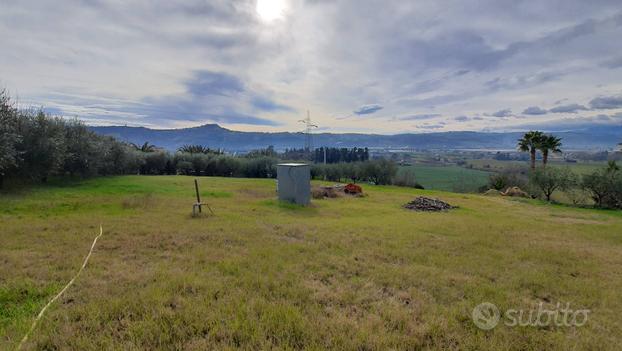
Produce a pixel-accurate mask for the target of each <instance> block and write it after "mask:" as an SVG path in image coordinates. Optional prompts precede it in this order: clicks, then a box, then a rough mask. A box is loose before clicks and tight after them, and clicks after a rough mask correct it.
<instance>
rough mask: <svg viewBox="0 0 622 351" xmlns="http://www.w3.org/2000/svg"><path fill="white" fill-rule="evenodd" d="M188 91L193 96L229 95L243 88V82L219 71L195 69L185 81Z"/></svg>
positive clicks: (241, 90)
mask: <svg viewBox="0 0 622 351" xmlns="http://www.w3.org/2000/svg"><path fill="white" fill-rule="evenodd" d="M186 87H187V89H188V92H189V93H190V94H192V95H195V96H207V95H229V94H233V93H240V92H243V91H244V90H245V88H244V83H242V81H241V80H240V79H238V78H237V77H235V76H233V75H230V74H226V73H220V72H211V71H197V72H195V73H194V77H193V78H192V79H190V80H189V81H187V82H186Z"/></svg>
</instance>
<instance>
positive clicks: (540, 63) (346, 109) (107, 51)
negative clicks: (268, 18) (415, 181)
mask: <svg viewBox="0 0 622 351" xmlns="http://www.w3.org/2000/svg"><path fill="white" fill-rule="evenodd" d="M286 1H288V3H289V6H290V9H289V10H288V13H287V14H286V15H285V16H284V17H283V18H282V19H280V20H278V21H274V22H271V23H266V22H265V21H261V20H260V19H259V17H258V16H257V13H256V11H255V0H239V1H228V0H210V1H205V0H187V1H184V2H182V3H180V2H166V1H165V2H151V3H146V2H144V1H131V2H127V1H126V2H124V1H92V0H90V1H79V2H75V3H74V2H71V3H70V2H62V1H60V2H55V3H54V4H53V5H51V4H47V5H42V4H41V1H36V0H23V1H10V2H7V3H6V4H3V7H2V11H0V32H1V33H3V41H2V47H3V54H2V55H0V67H3V69H2V77H1V79H2V81H1V82H0V84H2V86H6V87H7V88H8V89H12V90H14V91H15V93H16V95H19V96H20V100H21V101H29V102H31V103H32V104H33V105H35V106H46V107H49V108H50V110H51V111H56V112H58V111H60V112H62V113H63V114H68V115H76V116H78V117H79V118H85V119H88V121H89V123H91V121H97V120H99V121H100V122H102V123H109V122H114V123H119V124H129V123H131V124H133V125H141V124H143V125H150V126H157V127H169V126H175V125H182V124H184V125H189V124H191V123H204V122H206V121H212V122H213V121H218V123H223V124H227V123H234V124H248V125H252V126H262V128H256V129H260V130H265V131H279V130H290V131H291V130H297V129H298V128H299V126H298V125H297V123H296V121H297V120H298V119H299V118H298V117H303V116H301V115H302V113H300V112H297V111H304V110H306V109H307V108H308V107H311V108H312V110H313V113H314V116H315V117H314V118H315V119H317V123H318V124H320V125H322V124H324V125H331V127H332V128H333V130H350V131H364V130H373V131H377V132H382V133H395V132H399V131H401V130H404V128H408V127H409V126H410V124H411V123H409V121H411V120H413V121H419V120H421V121H427V120H429V121H436V120H440V119H442V118H443V117H442V116H452V117H447V119H446V122H447V124H446V126H445V129H448V130H449V129H452V128H456V129H460V130H462V129H464V128H465V127H467V125H468V126H469V127H471V124H468V123H465V122H466V121H464V120H463V118H455V117H453V116H458V117H463V116H462V115H463V114H465V113H468V114H469V116H486V117H488V116H493V115H496V116H501V117H509V116H512V113H511V111H510V110H509V109H507V110H508V111H507V112H506V113H499V112H502V111H503V110H502V111H499V112H497V113H495V114H492V115H490V114H485V113H484V112H485V111H495V110H497V109H499V108H501V107H503V106H508V107H512V108H514V109H515V110H516V109H517V107H518V106H522V108H524V107H527V106H541V104H542V103H541V101H542V100H543V99H547V100H550V101H558V100H560V99H562V98H564V97H572V99H575V101H589V100H590V99H591V98H593V97H596V96H601V98H600V100H595V101H593V103H592V104H586V105H585V106H587V107H593V108H596V109H599V110H600V109H604V108H614V106H619V104H618V103H616V102H615V101H613V102H612V101H611V100H609V101H604V100H605V98H603V97H602V96H605V97H606V96H609V95H612V94H614V93H612V91H614V92H615V91H616V90H614V89H616V87H617V86H618V85H619V80H620V77H619V75H618V73H619V68H620V67H621V65H622V61H621V60H622V57H621V56H620V52H619V48H618V47H617V46H616V45H612V44H611V43H615V42H616V40H618V39H619V38H620V37H622V12H620V8H619V1H615V0H598V1H594V2H586V1H583V0H566V1H563V5H564V6H559V3H560V1H554V2H525V1H519V2H499V1H489V0H486V1H483V2H482V1H480V6H468V5H464V4H463V2H460V1H454V2H450V3H447V4H443V5H442V6H440V5H438V4H437V3H435V2H379V1H373V0H341V1H326V0H309V1H298V0H286ZM439 11H440V12H439ZM439 13H442V16H439ZM387 18H391V21H387V20H386V19H387ZM491 18H494V19H495V20H494V21H491V20H490V19H491ZM154 23H157V25H153V24H154ZM110 28H114V30H110ZM525 28H529V30H525ZM309 33H313V35H312V36H309ZM344 43H348V45H344ZM42 72H43V73H42ZM61 93H63V94H74V95H75V94H79V95H83V96H82V98H75V97H74V98H69V97H67V96H65V97H64V98H63V97H60V96H59V95H60V94H61ZM85 96H89V98H85ZM361 102H382V106H381V105H379V104H372V105H366V106H361V107H359V108H356V107H358V106H359V105H360V103H361ZM560 103H563V104H564V106H556V105H558V104H556V105H555V106H556V107H553V108H552V109H551V110H550V111H549V112H552V113H557V115H553V114H551V115H548V116H547V117H550V119H552V120H560V119H561V118H562V117H564V116H563V115H559V114H561V113H576V112H580V111H584V107H585V106H582V105H576V104H569V102H568V101H567V102H560ZM310 104H311V106H308V105H310ZM353 107H354V108H356V111H355V113H352V110H353ZM545 107H547V106H542V109H544V108H545ZM522 108H521V109H520V110H522ZM381 109H382V111H380V110H381ZM378 111H380V112H378ZM413 111H418V112H417V114H413ZM293 114H297V115H296V116H292V115H293ZM346 115H348V116H350V117H348V118H353V117H354V116H365V118H358V120H357V123H356V124H353V123H351V121H347V118H346V119H343V118H341V119H338V118H335V117H334V116H346ZM387 116H404V117H395V118H394V119H393V120H392V121H393V122H392V123H379V121H385V120H387ZM464 117H466V116H464ZM513 117H514V118H518V117H517V116H513ZM470 118H471V121H473V125H474V128H479V127H480V126H481V125H485V124H486V123H485V122H478V121H480V119H479V118H481V117H470ZM514 118H511V119H510V118H505V119H503V118H500V119H497V120H496V121H495V124H494V128H505V127H506V126H512V125H513V124H514V123H516V121H515V120H514ZM524 119H525V120H524V121H525V122H529V121H530V120H537V119H538V116H537V115H533V114H525V115H524ZM93 123H95V122H93ZM412 123H416V122H412ZM435 124H437V123H432V124H430V125H435ZM263 126H266V128H263ZM268 127H269V128H268ZM277 127H278V128H277ZM244 128H246V127H244ZM427 128H428V129H432V128H431V127H427ZM250 129H255V128H252V127H248V128H246V130H250Z"/></svg>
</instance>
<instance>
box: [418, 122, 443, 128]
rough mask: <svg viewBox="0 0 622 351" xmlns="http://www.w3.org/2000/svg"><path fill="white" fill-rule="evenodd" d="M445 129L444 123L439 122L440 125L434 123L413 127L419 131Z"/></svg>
mask: <svg viewBox="0 0 622 351" xmlns="http://www.w3.org/2000/svg"><path fill="white" fill-rule="evenodd" d="M444 127H445V123H443V122H440V123H436V124H418V125H416V126H415V128H419V129H441V128H444Z"/></svg>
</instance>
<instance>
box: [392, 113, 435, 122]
mask: <svg viewBox="0 0 622 351" xmlns="http://www.w3.org/2000/svg"><path fill="white" fill-rule="evenodd" d="M440 116H441V115H440V114H438V113H427V114H425V113H424V114H418V115H409V116H403V117H398V119H399V120H402V121H416V120H422V119H432V118H436V117H440Z"/></svg>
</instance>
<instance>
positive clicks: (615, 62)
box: [601, 56, 622, 69]
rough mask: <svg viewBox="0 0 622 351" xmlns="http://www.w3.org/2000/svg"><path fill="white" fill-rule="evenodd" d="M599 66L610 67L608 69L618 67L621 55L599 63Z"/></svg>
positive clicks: (621, 60)
mask: <svg viewBox="0 0 622 351" xmlns="http://www.w3.org/2000/svg"><path fill="white" fill-rule="evenodd" d="M601 66H603V67H607V68H610V69H616V68H620V67H622V56H620V57H615V58H612V59H609V60H607V61H605V62H603V63H601Z"/></svg>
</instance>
